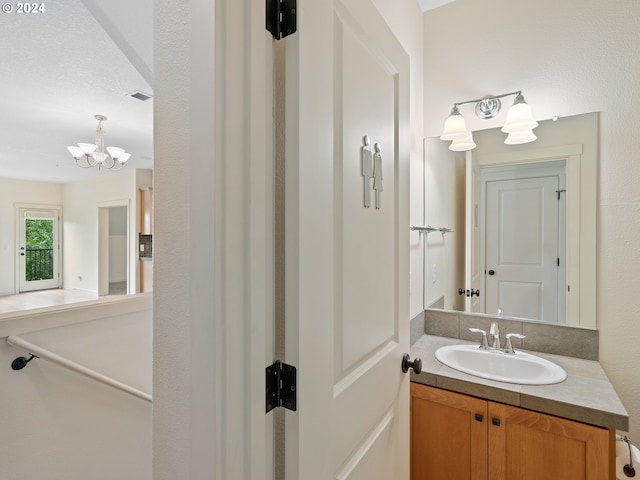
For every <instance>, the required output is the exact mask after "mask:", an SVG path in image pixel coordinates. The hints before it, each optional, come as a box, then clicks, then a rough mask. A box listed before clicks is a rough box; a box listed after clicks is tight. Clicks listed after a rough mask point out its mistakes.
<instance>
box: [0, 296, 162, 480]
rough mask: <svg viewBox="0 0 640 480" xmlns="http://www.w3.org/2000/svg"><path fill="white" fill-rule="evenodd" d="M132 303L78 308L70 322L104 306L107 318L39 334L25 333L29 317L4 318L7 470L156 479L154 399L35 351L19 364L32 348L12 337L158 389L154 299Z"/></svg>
mask: <svg viewBox="0 0 640 480" xmlns="http://www.w3.org/2000/svg"><path fill="white" fill-rule="evenodd" d="M132 302H134V303H135V304H136V307H135V308H128V307H123V304H122V303H118V304H117V305H118V306H115V307H109V306H105V304H102V305H100V306H97V307H91V311H89V310H84V311H83V312H82V313H79V312H78V311H75V312H71V313H69V314H68V315H67V317H66V318H65V319H64V321H69V318H70V317H74V318H76V321H78V319H80V320H81V319H82V317H83V316H88V317H90V318H91V317H92V316H93V315H94V313H95V311H96V310H97V309H100V313H99V315H98V316H101V317H102V318H100V319H96V320H92V321H87V322H82V323H76V324H71V325H66V326H59V327H56V328H50V329H47V330H40V331H31V333H23V332H29V331H30V330H32V329H33V327H34V325H33V322H31V321H30V320H29V319H28V316H24V317H23V318H21V319H19V320H11V321H7V322H2V325H0V334H1V335H2V338H0V365H1V367H2V372H3V375H2V382H0V404H1V405H2V408H1V409H0V431H2V435H3V437H2V448H0V478H2V479H3V480H24V479H36V478H48V479H60V480H62V479H64V480H87V479H91V480H112V479H115V478H117V479H122V480H151V404H150V403H149V402H146V401H144V400H142V399H139V398H137V397H133V396H131V395H128V394H126V393H123V392H120V391H119V390H115V389H113V388H112V387H109V386H106V385H103V384H101V383H98V382H96V381H95V380H92V379H89V378H87V377H83V376H81V375H79V374H77V373H75V372H72V371H69V370H66V369H64V368H62V367H60V366H58V365H56V364H53V363H51V362H49V361H47V360H45V359H34V360H32V361H31V362H30V363H29V364H28V365H27V366H26V367H25V368H24V369H22V370H19V371H14V370H12V369H11V368H10V365H11V362H12V361H13V360H14V359H15V358H17V357H21V356H26V357H27V358H28V355H27V352H25V351H24V350H22V349H20V348H17V347H13V346H10V345H9V344H8V343H7V342H6V341H5V338H4V335H7V334H19V335H20V337H21V338H24V339H25V340H27V341H29V342H32V343H34V344H36V345H38V346H40V347H43V348H45V349H47V350H49V351H51V352H53V353H56V354H58V355H62V356H64V357H65V358H68V359H70V360H72V361H74V362H77V363H80V364H81V365H84V366H86V367H88V368H91V369H93V370H96V371H98V372H100V373H103V374H105V375H108V376H110V377H112V378H114V379H116V380H118V381H120V382H123V383H126V384H128V385H130V386H132V387H135V388H137V389H139V390H142V391H144V392H146V393H151V344H152V341H151V340H152V316H151V298H148V299H147V300H142V302H143V303H144V304H145V306H144V308H142V309H141V308H140V307H139V306H138V304H139V303H140V302H141V300H139V299H135V300H132ZM145 302H146V303H145ZM111 308H113V310H110V309H111ZM105 309H106V311H107V312H111V313H105ZM116 311H118V312H119V313H116ZM55 315H57V316H61V315H60V314H55ZM47 322H48V319H47V317H46V315H45V316H44V318H43V317H40V323H41V324H47ZM5 324H6V325H5Z"/></svg>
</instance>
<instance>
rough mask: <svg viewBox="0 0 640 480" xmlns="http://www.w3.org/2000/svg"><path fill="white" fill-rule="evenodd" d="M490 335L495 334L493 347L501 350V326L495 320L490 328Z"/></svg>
mask: <svg viewBox="0 0 640 480" xmlns="http://www.w3.org/2000/svg"><path fill="white" fill-rule="evenodd" d="M489 335H492V336H493V345H491V347H492V348H495V349H496V350H500V328H498V324H497V323H496V322H493V323H492V324H491V327H490V328H489Z"/></svg>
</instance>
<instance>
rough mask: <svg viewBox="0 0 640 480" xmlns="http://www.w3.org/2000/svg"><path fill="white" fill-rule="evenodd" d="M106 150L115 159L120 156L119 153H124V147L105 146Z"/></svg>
mask: <svg viewBox="0 0 640 480" xmlns="http://www.w3.org/2000/svg"><path fill="white" fill-rule="evenodd" d="M107 152H109V155H111V157H112V158H114V159H116V160H117V159H118V158H120V155H122V154H123V153H124V148H119V147H107Z"/></svg>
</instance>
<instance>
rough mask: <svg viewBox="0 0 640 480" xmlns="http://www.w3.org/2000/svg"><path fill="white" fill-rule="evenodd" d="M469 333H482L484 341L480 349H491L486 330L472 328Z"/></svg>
mask: <svg viewBox="0 0 640 480" xmlns="http://www.w3.org/2000/svg"><path fill="white" fill-rule="evenodd" d="M469 331H470V332H472V333H481V334H482V340H481V341H480V348H483V349H487V348H489V344H488V343H487V332H485V331H484V330H481V329H480V328H470V329H469Z"/></svg>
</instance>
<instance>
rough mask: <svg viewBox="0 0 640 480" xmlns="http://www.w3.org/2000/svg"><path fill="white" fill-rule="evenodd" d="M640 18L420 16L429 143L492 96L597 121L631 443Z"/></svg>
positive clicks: (637, 14)
mask: <svg viewBox="0 0 640 480" xmlns="http://www.w3.org/2000/svg"><path fill="white" fill-rule="evenodd" d="M638 18H640V3H638V2H637V1H635V0H616V1H614V2H600V1H596V0H586V1H578V0H571V1H563V2H557V1H554V0H541V1H538V2H524V1H517V2H514V1H511V0H487V1H486V2H474V1H472V0H457V1H456V2H454V3H452V4H449V5H445V6H443V7H440V8H438V9H435V10H433V11H430V12H427V13H426V14H425V15H424V28H425V44H424V45H425V84H424V85H425V93H424V97H425V136H426V137H431V136H436V135H439V133H440V129H441V128H442V123H443V121H444V119H445V117H446V116H447V115H448V114H449V111H450V110H451V105H452V103H453V102H459V101H463V100H470V99H473V98H478V97H481V96H483V95H485V94H487V93H492V94H499V93H506V92H511V91H514V90H522V91H523V94H524V96H525V99H526V100H527V101H528V102H529V103H530V104H531V105H532V107H533V111H534V115H535V116H536V117H537V118H538V119H545V118H551V117H552V116H553V115H555V114H558V115H560V116H565V115H574V114H578V113H588V112H600V159H599V172H598V173H599V181H598V202H597V231H598V237H597V259H596V265H597V272H598V279H597V296H596V300H597V325H598V329H599V330H600V361H601V363H602V365H603V367H604V369H605V371H606V372H607V375H608V376H609V378H610V379H611V380H612V382H613V385H614V387H615V388H616V391H617V392H618V394H619V395H620V397H621V398H622V401H623V402H624V404H625V406H626V408H627V410H628V411H629V413H630V417H631V431H630V433H631V438H638V437H640V415H639V414H638V412H640V371H639V370H638V369H637V368H635V367H634V366H635V365H638V364H639V363H640V349H639V348H638V346H637V339H638V338H640V323H638V321H637V319H638V312H640V296H638V295H635V294H634V293H633V292H637V291H639V290H640V275H638V265H639V264H640V249H639V248H638V246H637V245H638V241H639V240H640V197H638V187H637V185H638V179H639V178H640V162H638V161H637V156H638V153H637V152H638V148H639V147H640V141H639V140H638V138H639V137H638V135H637V131H636V130H637V124H638V114H637V107H635V105H638V103H639V102H640V98H639V97H640V89H639V88H638V84H637V79H638V78H640V62H638V61H637V59H638V57H639V56H640V42H638V36H637V19H638ZM466 117H467V118H468V119H472V117H471V115H466ZM501 121H503V119H502V117H500V118H498V119H497V120H495V121H491V122H489V123H487V124H486V125H484V124H481V123H480V122H481V121H480V120H477V121H474V122H473V123H472V122H471V121H469V126H470V128H472V129H477V128H491V127H496V126H498V125H499V123H500V122H501Z"/></svg>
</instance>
